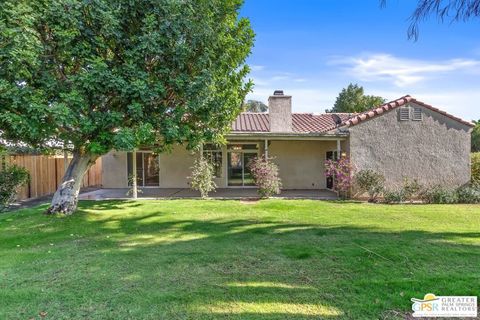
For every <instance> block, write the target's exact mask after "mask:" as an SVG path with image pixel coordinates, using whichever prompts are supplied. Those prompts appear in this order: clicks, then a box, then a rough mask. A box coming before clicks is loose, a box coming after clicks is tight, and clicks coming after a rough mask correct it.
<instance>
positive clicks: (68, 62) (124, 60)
mask: <svg viewBox="0 0 480 320" xmlns="http://www.w3.org/2000/svg"><path fill="white" fill-rule="evenodd" d="M241 5H242V1H241V0H208V1H198V0H182V1H170V0H141V1H140V0H136V1H132V0H115V1H112V0H92V1H80V0H28V1H18V0H2V1H1V5H0V106H1V113H0V132H1V138H2V140H7V141H10V142H13V143H18V142H22V143H25V144H27V145H31V146H34V147H43V146H46V145H52V146H59V147H61V148H67V149H69V150H70V151H71V153H72V155H73V159H72V161H71V162H70V163H69V166H68V168H67V170H66V171H65V174H64V177H63V180H62V183H61V184H60V185H59V188H58V189H57V191H56V192H55V195H54V196H53V199H52V203H51V206H50V208H49V209H48V212H49V213H58V212H61V213H65V214H72V213H73V212H74V211H75V209H76V208H77V203H78V194H79V190H80V186H81V183H82V181H83V177H84V175H85V173H86V172H87V170H88V169H89V168H90V166H91V165H92V164H93V163H95V161H96V160H97V159H98V158H99V157H101V156H102V155H104V154H106V153H108V152H109V151H110V150H112V149H116V150H134V149H136V148H139V147H141V146H146V147H155V148H156V149H158V151H163V150H165V149H169V148H170V147H171V146H172V145H175V144H185V145H186V147H187V148H188V149H194V148H195V147H197V146H198V145H200V144H201V143H202V142H203V141H222V140H223V135H224V134H225V133H226V132H228V130H229V129H230V124H231V123H232V121H234V120H235V118H236V117H237V115H238V113H239V112H240V111H241V105H242V102H243V101H244V100H245V96H246V94H247V93H248V92H249V91H250V89H251V86H252V83H251V81H248V80H246V79H245V78H246V76H247V75H248V72H249V69H248V67H247V65H246V64H245V60H246V58H247V56H248V55H249V53H250V50H251V48H252V46H253V38H254V33H253V30H252V29H251V27H250V23H249V21H248V19H246V18H242V17H240V14H239V11H240V7H241Z"/></svg>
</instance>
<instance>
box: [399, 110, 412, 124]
mask: <svg viewBox="0 0 480 320" xmlns="http://www.w3.org/2000/svg"><path fill="white" fill-rule="evenodd" d="M398 118H399V119H400V121H408V120H410V108H409V107H402V108H400V111H399V115H398Z"/></svg>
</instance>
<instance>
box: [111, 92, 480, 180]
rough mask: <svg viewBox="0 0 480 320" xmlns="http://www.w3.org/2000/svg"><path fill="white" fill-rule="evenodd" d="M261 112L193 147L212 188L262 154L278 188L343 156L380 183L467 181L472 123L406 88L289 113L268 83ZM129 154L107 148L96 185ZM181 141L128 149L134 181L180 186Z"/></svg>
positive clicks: (117, 174) (317, 173)
mask: <svg viewBox="0 0 480 320" xmlns="http://www.w3.org/2000/svg"><path fill="white" fill-rule="evenodd" d="M268 107H269V110H268V112H266V113H249V112H244V113H241V114H240V115H239V116H238V118H237V119H236V121H235V122H234V123H233V124H232V131H231V132H230V133H229V134H228V135H227V137H226V138H227V141H228V143H227V144H226V145H222V146H216V145H213V144H206V145H204V146H203V149H202V151H201V152H203V154H204V155H205V156H208V157H209V158H210V159H211V160H212V162H213V163H214V165H215V169H216V178H215V180H216V184H217V186H218V187H220V188H247V187H251V186H253V179H252V175H251V173H250V171H249V169H248V166H247V164H248V162H249V160H250V159H251V158H253V157H255V156H261V155H268V156H269V157H273V161H274V162H275V163H276V164H277V165H278V167H279V173H280V177H281V179H282V183H283V188H285V189H329V188H332V180H331V178H326V177H325V175H324V162H325V160H326V159H335V158H337V157H338V156H339V155H341V154H343V155H347V156H348V157H350V160H351V163H352V164H353V167H354V170H361V169H373V170H375V171H377V172H379V173H382V174H383V175H384V176H385V178H386V185H387V186H398V185H401V184H402V183H403V180H404V178H409V179H417V180H418V181H419V182H420V183H422V184H424V185H437V184H442V185H445V186H460V185H463V184H466V183H468V182H469V181H470V133H471V130H472V126H473V124H472V123H470V122H467V121H465V120H462V119H460V118H457V117H455V116H453V115H451V114H448V113H446V112H444V111H440V110H439V109H437V108H434V107H432V106H430V105H428V104H426V103H424V102H421V101H418V100H416V99H415V98H413V97H411V96H408V95H407V96H404V97H401V98H399V99H397V100H394V101H391V102H388V103H385V104H383V105H381V106H378V107H375V108H373V109H372V110H369V111H367V112H363V113H360V114H347V113H323V114H313V113H292V97H291V96H288V95H285V94H283V91H280V90H278V91H275V93H274V94H273V95H272V96H270V98H269V100H268ZM132 155H133V154H132V153H130V152H122V151H112V152H110V153H108V154H107V155H105V156H104V157H103V159H102V163H103V172H102V179H103V187H104V188H125V187H127V186H128V184H129V179H128V177H129V176H131V175H132V167H133V166H132V162H133V156H132ZM197 156H198V154H193V153H191V152H190V151H187V150H186V149H185V148H184V147H182V146H176V147H174V148H173V150H172V152H170V153H165V154H160V155H154V154H153V153H152V152H151V151H149V150H139V151H137V152H136V166H137V176H138V186H140V187H157V188H159V187H160V188H188V187H189V179H188V177H189V176H190V174H191V167H192V166H193V162H194V159H195V157H197Z"/></svg>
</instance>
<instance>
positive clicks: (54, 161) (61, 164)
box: [0, 155, 102, 200]
mask: <svg viewBox="0 0 480 320" xmlns="http://www.w3.org/2000/svg"><path fill="white" fill-rule="evenodd" d="M70 159H71V158H68V159H65V158H63V157H58V156H44V155H38V156H33V155H17V156H4V157H2V159H1V162H2V163H11V164H16V165H18V166H20V167H24V168H26V169H27V170H28V172H29V173H30V182H29V183H28V184H27V185H26V186H24V187H22V188H20V190H19V192H18V196H17V198H18V199H19V200H23V199H28V198H36V197H40V196H45V195H49V194H52V193H54V192H55V190H57V188H58V186H59V184H60V183H61V181H62V178H63V174H64V172H65V168H66V166H68V163H69V161H70ZM1 167H2V166H0V170H1ZM101 184H102V159H101V158H99V159H98V160H97V162H95V164H94V165H93V166H92V167H91V168H90V169H89V170H88V172H87V173H86V174H85V177H84V178H83V184H82V187H93V186H100V185H101Z"/></svg>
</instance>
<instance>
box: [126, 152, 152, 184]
mask: <svg viewBox="0 0 480 320" xmlns="http://www.w3.org/2000/svg"><path fill="white" fill-rule="evenodd" d="M136 158H137V185H138V186H139V187H158V186H159V185H160V166H159V158H158V155H154V154H153V153H152V152H145V151H138V152H136ZM127 174H128V185H129V186H131V185H132V179H131V177H132V176H133V153H132V152H128V153H127Z"/></svg>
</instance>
